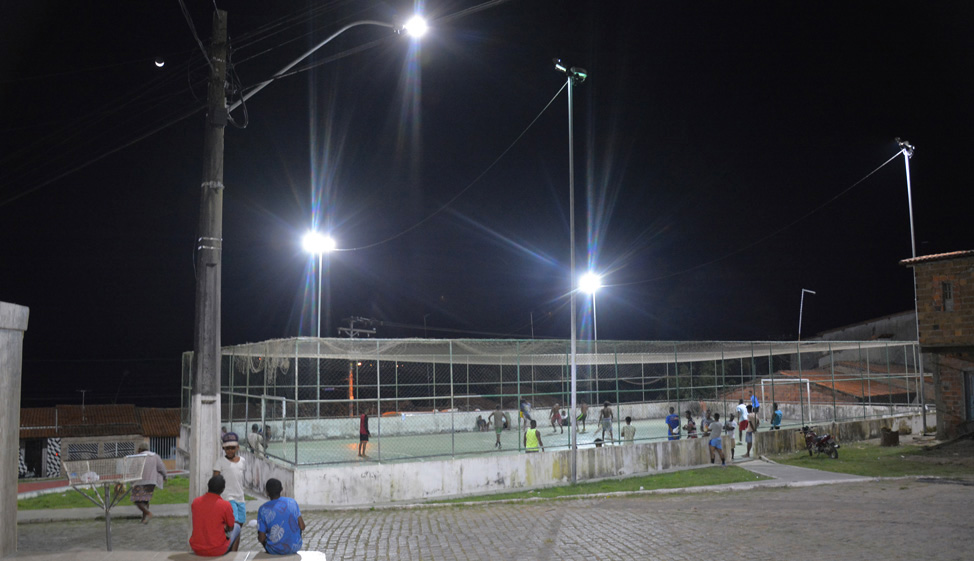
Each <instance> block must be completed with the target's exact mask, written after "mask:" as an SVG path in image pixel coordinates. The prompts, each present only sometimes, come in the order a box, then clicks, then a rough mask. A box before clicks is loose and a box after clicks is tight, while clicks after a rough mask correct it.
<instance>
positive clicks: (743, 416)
mask: <svg viewBox="0 0 974 561" xmlns="http://www.w3.org/2000/svg"><path fill="white" fill-rule="evenodd" d="M748 407H750V406H749V405H744V400H743V399H738V400H737V421H738V424H737V441H738V442H741V441H743V440H744V431H745V430H747V408H748ZM732 436H733V435H732Z"/></svg>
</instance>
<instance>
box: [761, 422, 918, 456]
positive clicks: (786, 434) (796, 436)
mask: <svg viewBox="0 0 974 561" xmlns="http://www.w3.org/2000/svg"><path fill="white" fill-rule="evenodd" d="M928 421H929V422H936V419H931V418H930V417H929V416H928ZM810 428H811V429H812V430H813V431H815V434H818V435H822V434H826V433H828V434H831V435H832V436H833V437H835V438H836V440H838V441H839V443H840V444H841V443H843V442H855V441H858V440H869V439H873V438H879V437H880V434H881V433H882V429H883V428H888V429H892V430H897V431H900V434H920V433H921V431H922V430H923V418H922V417H921V415H919V414H908V415H896V416H893V417H884V418H872V419H862V420H855V421H842V422H838V423H835V422H833V423H823V424H816V425H811V426H810ZM803 449H805V435H803V434H802V432H801V430H800V429H797V428H794V429H782V430H776V431H763V430H762V431H759V432H758V433H757V434H755V435H754V453H755V454H756V455H758V456H760V455H761V454H779V453H785V452H795V451H797V450H803Z"/></svg>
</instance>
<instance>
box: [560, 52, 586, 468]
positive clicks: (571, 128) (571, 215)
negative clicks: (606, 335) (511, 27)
mask: <svg viewBox="0 0 974 561" xmlns="http://www.w3.org/2000/svg"><path fill="white" fill-rule="evenodd" d="M554 63H555V70H557V71H558V72H561V73H562V74H564V75H565V78H566V80H567V82H566V87H567V88H568V224H569V226H568V230H569V236H570V237H571V241H570V244H569V245H571V264H570V268H571V283H570V285H569V286H570V287H571V288H570V290H569V291H568V298H569V300H570V301H571V306H570V308H571V316H572V321H571V324H572V325H571V330H572V332H571V341H572V343H571V345H572V347H571V355H572V356H571V394H572V395H571V409H570V411H571V417H572V425H571V430H570V431H569V432H571V434H572V460H571V466H572V467H571V472H572V483H575V482H576V481H577V474H578V420H577V419H576V415H575V407H576V400H575V398H576V396H577V393H576V389H577V387H576V386H577V377H576V361H575V356H576V351H577V347H578V337H577V335H576V333H575V122H574V120H573V118H572V113H573V112H574V111H573V109H574V105H573V104H572V89H573V88H574V86H575V85H576V84H581V83H582V82H584V81H585V79H586V78H588V72H586V71H585V69H583V68H579V67H577V66H572V67H571V68H569V67H567V66H565V65H564V64H562V63H561V59H560V58H556V59H554Z"/></svg>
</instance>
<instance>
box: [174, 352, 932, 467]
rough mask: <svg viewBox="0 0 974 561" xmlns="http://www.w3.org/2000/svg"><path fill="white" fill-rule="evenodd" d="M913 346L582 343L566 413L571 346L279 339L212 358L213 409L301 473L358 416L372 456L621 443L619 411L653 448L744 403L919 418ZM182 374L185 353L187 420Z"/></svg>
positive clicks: (802, 418)
mask: <svg viewBox="0 0 974 561" xmlns="http://www.w3.org/2000/svg"><path fill="white" fill-rule="evenodd" d="M918 352H919V351H918V348H917V346H916V344H915V343H913V342H903V341H868V342H819V341H802V342H800V343H799V342H708V341H701V342H636V341H599V342H598V343H597V344H596V343H594V342H591V341H580V342H579V343H578V346H577V351H576V380H577V396H576V403H577V406H576V408H575V409H574V410H571V411H570V409H571V408H570V404H571V362H572V361H571V354H570V345H569V342H568V341H556V340H541V341H538V340H463V339H461V340H445V339H444V340H429V339H396V340H384V339H315V338H294V339H281V340H272V341H265V342H261V343H251V344H246V345H238V346H234V347H226V348H224V349H223V353H222V361H221V404H222V408H221V414H222V421H223V424H224V426H226V427H227V428H228V429H229V430H234V431H236V432H238V434H240V437H241V441H242V442H246V436H245V435H247V434H249V433H251V432H253V431H255V430H256V431H257V432H259V433H260V438H262V439H263V440H264V443H265V446H266V453H267V455H269V456H271V457H275V458H278V459H280V460H282V461H285V462H288V463H292V464H302V465H303V464H330V463H343V462H353V461H362V460H363V458H361V457H360V456H359V442H360V429H361V428H362V426H363V415H364V416H366V420H367V426H368V429H369V432H370V436H369V442H368V445H367V448H366V458H365V459H366V460H371V461H408V460H416V459H421V458H429V457H442V456H452V457H457V456H462V455H469V454H491V453H497V452H498V448H499V449H500V451H502V452H503V451H512V450H514V451H516V450H521V449H523V434H524V430H525V429H526V428H527V426H528V425H529V423H530V421H532V420H534V421H535V422H536V423H537V425H538V426H539V428H542V429H543V431H542V435H543V438H544V440H545V442H544V443H545V445H546V448H547V449H551V448H555V449H557V448H561V447H568V446H570V439H569V437H570V430H569V429H570V427H569V426H568V425H569V424H570V422H569V421H570V419H571V418H572V417H574V418H576V419H578V428H579V438H578V444H579V445H580V446H591V445H595V444H596V442H595V439H596V438H601V439H604V440H605V441H608V439H609V438H610V437H611V438H612V439H614V440H619V439H620V435H621V433H622V427H623V426H624V425H625V424H627V423H626V421H625V419H626V418H627V417H629V418H630V419H631V424H632V425H633V427H635V429H636V430H635V437H634V439H633V440H634V441H640V440H643V441H645V440H656V439H664V438H666V437H667V430H666V425H665V424H664V422H663V419H664V418H665V417H666V416H667V414H668V413H669V408H671V407H672V408H673V409H674V411H676V412H677V414H678V415H680V417H681V418H684V419H683V420H684V422H685V417H686V416H687V415H688V414H689V416H690V417H691V418H694V419H695V420H697V422H699V421H700V420H701V419H702V418H703V417H704V415H705V414H706V412H707V411H709V412H711V413H714V412H717V413H720V414H721V416H722V417H723V418H725V419H726V418H727V417H728V415H730V414H733V413H734V412H735V409H736V407H737V404H738V402H739V401H740V400H744V401H746V402H750V398H751V396H752V395H753V396H754V397H755V398H756V399H757V400H758V401H759V402H760V403H761V404H762V405H763V407H761V409H760V411H759V415H760V416H761V418H762V420H764V421H765V422H767V421H768V420H769V419H770V416H771V414H772V413H773V411H774V408H773V404H774V403H777V404H778V409H779V410H781V411H782V413H783V416H784V425H785V426H789V425H791V426H795V425H801V424H808V423H819V422H828V421H833V420H834V421H842V420H852V419H864V418H870V417H878V416H886V415H890V414H895V413H898V412H903V413H906V412H915V411H917V410H918V409H919V407H920V404H921V395H920V394H921V392H922V391H924V390H923V386H924V382H923V381H922V377H921V376H920V374H919V372H918V369H917V358H918ZM191 365H192V353H185V355H184V357H183V388H182V396H183V401H182V407H183V416H182V418H183V423H184V424H188V423H189V407H190V403H191V402H190V397H191V371H190V368H191ZM926 386H927V387H926V390H925V391H926V395H928V396H932V395H933V393H932V385H931V381H930V379H929V376H928V377H927V380H926ZM605 403H608V404H609V405H608V409H607V410H603V407H604V404H605ZM603 411H605V413H611V416H612V422H611V423H610V424H609V425H608V427H603V426H600V424H599V423H598V420H599V417H600V416H601V415H604V414H605V413H604V412H603ZM688 412H689V413H688ZM498 424H502V425H505V426H501V427H500V430H497V429H498V427H497V425H498ZM766 424H767V423H766ZM605 428H610V429H611V430H609V431H608V432H606V431H605V430H603V429H605ZM582 431H584V432H582ZM244 446H246V444H244Z"/></svg>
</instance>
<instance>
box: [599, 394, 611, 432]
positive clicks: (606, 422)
mask: <svg viewBox="0 0 974 561" xmlns="http://www.w3.org/2000/svg"><path fill="white" fill-rule="evenodd" d="M599 424H600V425H602V440H603V441H605V431H609V441H615V437H614V436H613V435H612V408H611V407H609V402H608V401H606V402H605V403H603V404H602V409H601V410H599Z"/></svg>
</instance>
